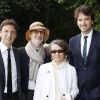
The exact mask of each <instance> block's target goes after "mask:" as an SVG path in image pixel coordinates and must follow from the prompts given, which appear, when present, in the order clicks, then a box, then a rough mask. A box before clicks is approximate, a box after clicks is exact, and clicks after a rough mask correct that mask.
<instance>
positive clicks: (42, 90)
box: [33, 39, 79, 100]
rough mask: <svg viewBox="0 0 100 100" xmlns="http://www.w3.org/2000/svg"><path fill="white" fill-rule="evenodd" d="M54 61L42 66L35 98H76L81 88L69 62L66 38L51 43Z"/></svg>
mask: <svg viewBox="0 0 100 100" xmlns="http://www.w3.org/2000/svg"><path fill="white" fill-rule="evenodd" d="M49 52H50V54H51V58H52V61H51V62H49V63H46V64H43V65H41V66H40V69H39V72H38V76H37V81H36V87H35V94H34V98H33V100H74V99H75V97H76V96H77V94H78V92H79V90H78V87H77V75H76V70H75V68H74V67H73V66H71V65H70V64H69V63H68V60H66V56H68V52H69V51H68V45H67V44H66V42H65V41H64V40H60V39H57V40H54V41H52V42H51V43H50V46H49Z"/></svg>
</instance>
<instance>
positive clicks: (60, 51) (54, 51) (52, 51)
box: [51, 50, 64, 53]
mask: <svg viewBox="0 0 100 100" xmlns="http://www.w3.org/2000/svg"><path fill="white" fill-rule="evenodd" d="M56 52H58V53H63V52H64V50H51V53H56Z"/></svg>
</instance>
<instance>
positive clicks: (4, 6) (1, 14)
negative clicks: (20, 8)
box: [0, 1, 10, 20]
mask: <svg viewBox="0 0 100 100" xmlns="http://www.w3.org/2000/svg"><path fill="white" fill-rule="evenodd" d="M8 12H10V6H9V5H8V2H4V1H0V20H2V19H4V18H5V16H6V13H8Z"/></svg>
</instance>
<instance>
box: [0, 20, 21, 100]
mask: <svg viewBox="0 0 100 100" xmlns="http://www.w3.org/2000/svg"><path fill="white" fill-rule="evenodd" d="M16 31H17V24H16V22H15V21H14V20H12V19H6V20H4V21H3V22H2V23H1V25H0V37H1V41H0V100H22V99H21V73H20V67H21V65H20V64H21V62H20V57H19V52H18V50H17V49H16V48H14V47H13V46H12V44H13V42H14V40H15V38H16V37H17V32H16Z"/></svg>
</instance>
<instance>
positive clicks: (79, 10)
mask: <svg viewBox="0 0 100 100" xmlns="http://www.w3.org/2000/svg"><path fill="white" fill-rule="evenodd" d="M79 13H83V14H85V15H86V16H91V19H92V20H94V15H93V11H92V8H91V7H89V6H87V5H85V4H83V5H81V6H79V7H77V8H76V9H75V12H74V18H75V20H76V21H77V18H78V16H79Z"/></svg>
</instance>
